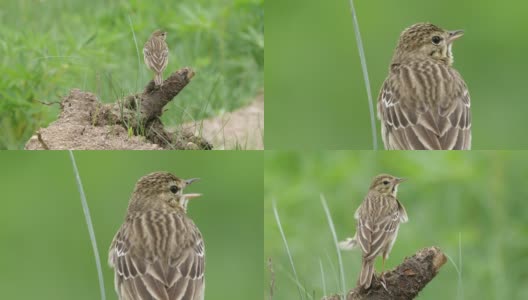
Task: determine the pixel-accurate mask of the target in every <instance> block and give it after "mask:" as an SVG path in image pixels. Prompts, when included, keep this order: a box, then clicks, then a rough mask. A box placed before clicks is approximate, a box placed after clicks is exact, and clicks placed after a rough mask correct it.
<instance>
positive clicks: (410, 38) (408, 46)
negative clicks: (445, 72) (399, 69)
mask: <svg viewBox="0 0 528 300" xmlns="http://www.w3.org/2000/svg"><path fill="white" fill-rule="evenodd" d="M462 35H464V31H463V30H453V31H448V30H444V29H442V28H440V27H438V26H435V25H433V24H431V23H418V24H414V25H412V26H411V27H409V28H407V29H405V30H404V31H403V32H402V33H401V35H400V40H399V41H398V46H397V48H396V52H395V54H394V58H393V61H395V60H399V59H403V58H424V57H430V58H433V59H435V60H438V61H441V62H444V63H445V64H447V65H452V64H453V61H454V58H453V53H452V51H451V48H452V45H453V41H454V40H456V39H458V38H460V37H461V36H462Z"/></svg>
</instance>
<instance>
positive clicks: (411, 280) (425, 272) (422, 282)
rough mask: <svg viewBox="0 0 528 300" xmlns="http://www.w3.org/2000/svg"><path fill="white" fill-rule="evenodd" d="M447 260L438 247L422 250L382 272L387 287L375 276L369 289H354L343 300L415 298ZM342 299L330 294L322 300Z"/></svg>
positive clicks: (404, 299) (399, 299)
mask: <svg viewBox="0 0 528 300" xmlns="http://www.w3.org/2000/svg"><path fill="white" fill-rule="evenodd" d="M446 261H447V258H446V256H445V255H444V253H443V252H442V251H441V250H440V249H439V248H438V247H429V248H424V249H421V250H419V251H418V252H416V254H414V255H413V256H412V257H407V258H405V260H404V261H403V262H402V263H401V264H400V265H399V266H397V267H396V268H394V269H392V270H390V271H388V272H385V276H384V279H385V283H386V287H384V286H383V284H382V282H381V281H380V279H379V278H378V277H377V276H375V278H374V279H373V281H372V285H371V287H370V288H369V289H367V290H365V289H363V288H361V287H356V288H354V289H352V290H350V291H349V292H348V294H347V296H346V300H387V299H391V300H409V299H414V298H415V297H416V296H417V295H418V293H419V292H420V291H421V290H422V289H423V288H424V287H425V286H426V285H427V284H428V283H429V282H430V281H431V280H433V278H434V277H435V276H436V274H437V273H438V271H439V269H440V268H441V267H442V266H443V265H444V264H445V262H446ZM341 297H342V296H341ZM341 297H340V295H332V296H328V297H324V298H323V300H340V299H342V298H341Z"/></svg>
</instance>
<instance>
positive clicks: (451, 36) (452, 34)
mask: <svg viewBox="0 0 528 300" xmlns="http://www.w3.org/2000/svg"><path fill="white" fill-rule="evenodd" d="M448 32H449V37H448V38H447V42H448V43H452V42H453V41H454V40H456V39H458V38H460V37H462V36H463V35H464V30H453V31H448Z"/></svg>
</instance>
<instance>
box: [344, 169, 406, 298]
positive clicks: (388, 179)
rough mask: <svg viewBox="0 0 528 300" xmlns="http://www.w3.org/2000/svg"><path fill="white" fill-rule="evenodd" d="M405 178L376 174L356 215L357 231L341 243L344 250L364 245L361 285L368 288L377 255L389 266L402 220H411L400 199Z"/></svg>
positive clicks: (360, 276)
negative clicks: (388, 262)
mask: <svg viewBox="0 0 528 300" xmlns="http://www.w3.org/2000/svg"><path fill="white" fill-rule="evenodd" d="M403 180H404V179H402V178H397V177H394V176H392V175H388V174H381V175H378V176H376V177H375V178H374V180H373V181H372V184H371V185H370V189H369V192H368V194H367V196H366V197H365V199H364V200H363V203H361V205H360V206H359V207H358V209H357V210H356V213H355V214H354V218H355V219H356V220H357V228H356V234H355V235H354V237H352V238H348V239H346V240H345V241H342V242H340V243H339V247H340V248H341V249H342V250H351V249H354V248H355V247H356V246H357V245H359V246H360V247H361V250H362V252H363V263H362V266H361V273H360V275H359V280H358V284H359V285H360V286H361V287H363V288H364V289H368V288H369V287H370V285H371V283H372V276H373V275H374V261H375V259H376V257H377V256H378V255H380V254H381V255H382V258H383V266H385V260H386V259H387V258H388V257H389V254H390V252H391V250H392V246H393V245H394V242H395V241H396V237H397V236H398V229H399V227H400V223H405V222H407V220H408V218H407V212H406V211H405V208H404V207H403V205H402V204H401V203H400V201H398V199H397V198H396V194H397V192H398V185H399V184H400V183H401V182H402V181H403Z"/></svg>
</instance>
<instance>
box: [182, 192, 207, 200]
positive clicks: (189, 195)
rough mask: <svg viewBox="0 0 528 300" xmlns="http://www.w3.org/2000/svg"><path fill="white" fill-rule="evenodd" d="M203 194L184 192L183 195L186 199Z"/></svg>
mask: <svg viewBox="0 0 528 300" xmlns="http://www.w3.org/2000/svg"><path fill="white" fill-rule="evenodd" d="M201 195H202V194H196V193H195V194H183V195H182V197H184V198H185V199H189V200H191V199H194V198H198V197H200V196H201Z"/></svg>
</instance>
